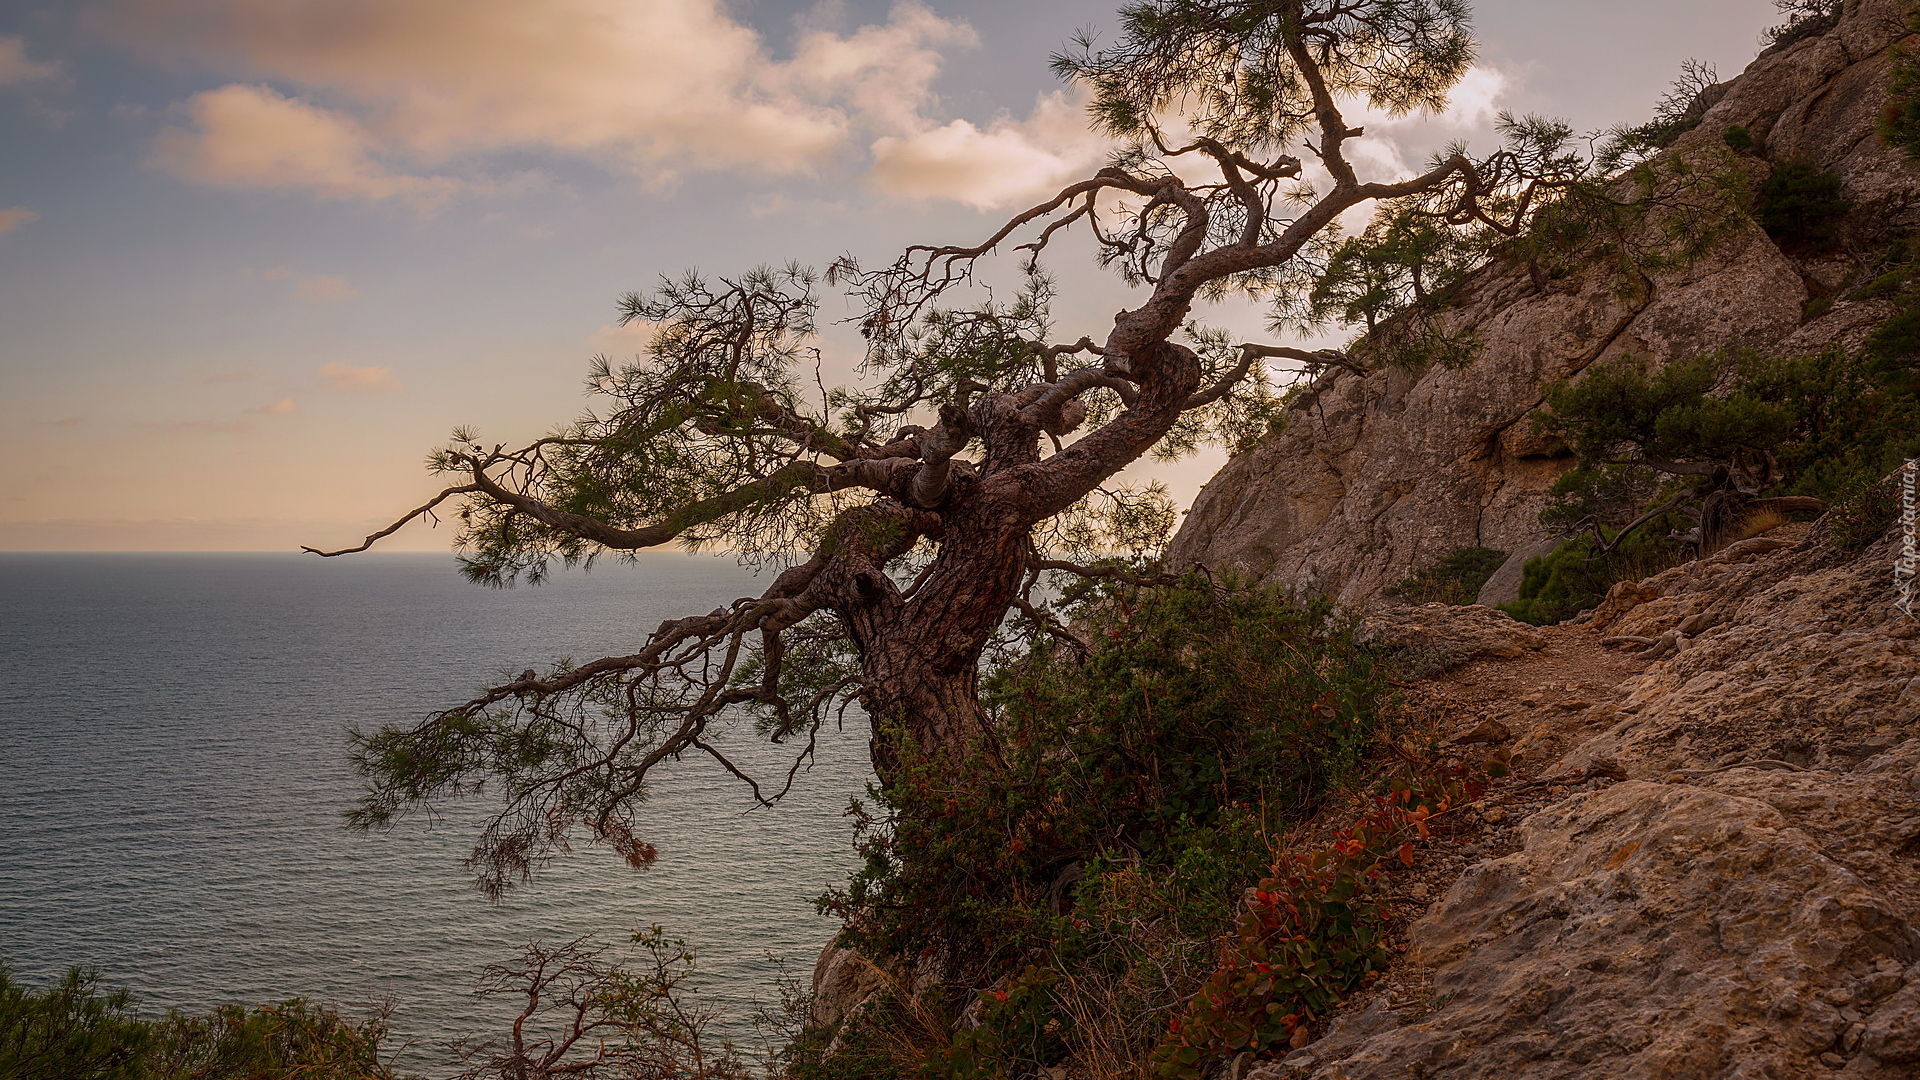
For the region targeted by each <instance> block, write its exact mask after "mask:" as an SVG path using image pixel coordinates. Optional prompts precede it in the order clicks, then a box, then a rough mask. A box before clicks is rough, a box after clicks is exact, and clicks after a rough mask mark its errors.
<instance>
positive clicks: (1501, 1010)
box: [1283, 747, 1920, 1080]
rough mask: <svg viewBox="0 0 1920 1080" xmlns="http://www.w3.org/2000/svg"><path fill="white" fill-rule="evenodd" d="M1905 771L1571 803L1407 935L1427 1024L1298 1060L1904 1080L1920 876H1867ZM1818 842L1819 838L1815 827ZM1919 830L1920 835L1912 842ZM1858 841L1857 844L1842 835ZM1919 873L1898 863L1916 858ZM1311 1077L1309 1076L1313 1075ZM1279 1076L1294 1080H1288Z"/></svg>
mask: <svg viewBox="0 0 1920 1080" xmlns="http://www.w3.org/2000/svg"><path fill="white" fill-rule="evenodd" d="M1904 749H1906V750H1907V751H1908V752H1907V753H1906V755H1905V756H1904V757H1903V758H1901V759H1900V767H1899V768H1889V769H1888V770H1886V771H1884V772H1875V773H1870V774H1867V775H1861V776H1855V777H1850V778H1848V779H1847V780H1846V781H1845V782H1843V783H1840V784H1838V785H1831V786H1823V787H1822V791H1823V797H1822V798H1821V799H1820V800H1819V802H1818V804H1817V805H1813V804H1809V803H1807V802H1805V801H1803V800H1801V799H1800V798H1798V796H1799V795H1800V794H1801V789H1803V788H1806V787H1809V786H1810V785H1811V784H1812V783H1813V782H1812V781H1809V780H1807V779H1806V778H1803V777H1799V776H1796V775H1795V774H1791V773H1782V772H1760V771H1757V770H1752V769H1747V770H1740V771H1737V772H1732V773H1727V774H1723V775H1722V776H1721V777H1719V778H1717V779H1716V780H1715V781H1714V782H1712V783H1711V784H1702V785H1680V784H1660V783H1651V782H1646V781H1629V782H1626V783H1622V784H1616V785H1614V786H1612V787H1610V788H1607V789H1605V790H1603V791H1599V792H1594V793H1591V794H1580V795H1575V796H1573V797H1571V798H1569V799H1566V800H1564V801H1563V802H1561V803H1560V804H1558V805H1556V806H1555V807H1553V808H1551V809H1550V810H1548V811H1545V812H1543V813H1540V814H1537V815H1535V816H1534V817H1533V818H1532V819H1530V820H1528V821H1527V822H1526V824H1525V825H1524V826H1523V828H1522V834H1523V837H1524V847H1523V849H1522V850H1521V851H1519V852H1516V853H1515V854H1512V855H1508V856H1506V857H1505V858H1500V859H1493V860H1489V861H1486V862H1483V863H1480V864H1478V865H1476V866H1474V867H1473V868H1471V869H1470V870H1469V871H1468V872H1467V874H1466V875H1465V876H1463V877H1462V878H1461V879H1460V881H1459V882H1458V883H1457V884H1456V885H1455V886H1454V887H1453V889H1452V890H1451V891H1450V892H1448V893H1447V895H1446V896H1445V897H1444V898H1443V899H1442V900H1441V901H1440V903H1438V904H1436V905H1435V906H1434V907H1433V909H1431V910H1430V911H1429V913H1428V914H1427V916H1426V917H1425V918H1423V919H1422V920H1421V921H1420V922H1419V923H1418V924H1417V925H1416V926H1415V927H1414V928H1413V931H1412V933H1411V939H1412V941H1411V944H1412V949H1413V950H1414V959H1415V960H1416V961H1418V962H1421V963H1427V964H1431V965H1433V966H1434V967H1435V972H1434V977H1433V989H1434V993H1435V997H1434V999H1433V1002H1434V1007H1433V1008H1432V1009H1431V1011H1429V1012H1427V1013H1426V1014H1425V1015H1422V1016H1418V1017H1405V1018H1402V1017H1399V1016H1396V1015H1395V1014H1394V1013H1392V1012H1390V1011H1387V1010H1385V1009H1380V1010H1375V1011H1370V1012H1368V1013H1362V1014H1360V1015H1358V1016H1356V1017H1353V1018H1351V1019H1350V1020H1349V1021H1347V1022H1346V1023H1344V1024H1343V1025H1341V1026H1340V1027H1337V1028H1336V1029H1335V1031H1334V1032H1333V1033H1332V1034H1330V1035H1329V1036H1328V1037H1327V1038H1325V1039H1322V1040H1320V1042H1318V1043H1315V1044H1314V1045H1312V1046H1311V1047H1309V1048H1308V1052H1306V1053H1304V1054H1302V1055H1298V1056H1296V1057H1295V1058H1294V1059H1292V1060H1293V1061H1294V1062H1295V1063H1296V1065H1297V1066H1304V1068H1298V1069H1296V1070H1293V1071H1295V1072H1298V1073H1304V1074H1306V1075H1311V1076H1313V1077H1316V1078H1322V1080H1362V1078H1367V1080H1372V1078H1379V1080H1388V1078H1392V1080H1402V1078H1407V1077H1426V1078H1442V1077H1461V1078H1466V1077H1489V1076H1499V1077H1516V1078H1517V1077H1526V1078H1529V1080H1531V1078H1542V1080H1545V1078H1559V1077H1567V1078H1572V1077H1590V1076H1595V1075H1598V1074H1599V1071H1600V1070H1604V1071H1605V1074H1606V1075H1609V1076H1619V1077H1647V1078H1652V1077H1660V1078H1673V1080H1678V1078H1694V1077H1698V1078H1702V1080H1704V1078H1708V1077H1727V1078H1733V1077H1753V1078H1759V1077H1769V1078H1781V1080H1785V1078H1788V1077H1807V1076H1815V1075H1823V1074H1827V1073H1830V1072H1833V1071H1834V1067H1833V1065H1832V1064H1830V1063H1829V1062H1828V1061H1823V1060H1822V1059H1821V1055H1823V1054H1829V1055H1834V1057H1835V1058H1838V1059H1839V1060H1840V1061H1841V1062H1842V1064H1843V1065H1844V1071H1843V1072H1842V1073H1841V1075H1844V1076H1848V1077H1861V1078H1866V1077H1874V1078H1882V1077H1884V1078H1887V1080H1892V1078H1893V1077H1911V1076H1913V1075H1914V1072H1913V1070H1912V1069H1911V1068H1910V1066H1911V1064H1912V1063H1914V1062H1916V1061H1920V1041H1916V1036H1920V1013H1916V1006H1920V964H1916V963H1915V961H1916V960H1917V959H1920V932H1916V930H1915V929H1914V928H1913V926H1912V925H1911V924H1910V922H1909V920H1910V919H1911V918H1913V916H1914V914H1915V911H1914V908H1913V900H1914V899H1915V895H1916V893H1915V885H1916V882H1915V880H1914V877H1915V875H1914V874H1913V873H1912V872H1911V869H1910V868H1907V869H1905V870H1890V869H1889V870H1882V869H1881V868H1879V867H1874V868H1871V869H1869V868H1865V867H1863V866H1862V865H1861V863H1862V860H1861V857H1860V856H1861V849H1862V848H1867V847H1871V848H1873V849H1875V850H1876V851H1877V852H1878V853H1879V854H1881V855H1882V856H1883V857H1884V858H1885V859H1886V860H1889V861H1890V860H1893V859H1896V858H1898V857H1899V856H1898V852H1899V850H1900V846H1901V845H1902V844H1904V843H1906V842H1907V840H1906V839H1903V838H1902V836H1901V835H1900V831H1899V830H1894V831H1892V832H1889V831H1888V830H1886V829H1885V828H1884V827H1883V824H1882V823H1883V821H1884V815H1885V814H1886V813H1887V811H1888V810H1889V809H1898V810H1905V811H1906V812H1907V813H1908V815H1909V816H1911V815H1912V813H1913V812H1914V811H1915V810H1920V805H1916V803H1917V802H1920V800H1916V799H1915V798H1914V795H1913V793H1912V792H1911V791H1909V790H1908V789H1907V787H1906V783H1905V781H1906V780H1907V779H1908V776H1907V771H1908V770H1911V769H1912V768H1913V767H1914V766H1915V765H1920V753H1916V752H1913V751H1915V750H1920V747H1909V748H1904ZM1810 820H1811V821H1812V822H1816V823H1817V828H1809V827H1808V825H1809V822H1810ZM1915 824H1916V830H1915V831H1920V822H1916V823H1915ZM1849 829H1858V830H1861V831H1862V834H1863V835H1862V836H1861V838H1859V839H1856V840H1853V841H1841V840H1839V839H1837V837H1838V836H1840V835H1843V834H1845V832H1846V831H1847V830H1849ZM1909 861H1910V859H1909ZM1308 1058H1312V1059H1314V1061H1313V1063H1312V1064H1311V1065H1309V1064H1308V1062H1307V1060H1306V1059H1308ZM1283 1075H1284V1073H1283Z"/></svg>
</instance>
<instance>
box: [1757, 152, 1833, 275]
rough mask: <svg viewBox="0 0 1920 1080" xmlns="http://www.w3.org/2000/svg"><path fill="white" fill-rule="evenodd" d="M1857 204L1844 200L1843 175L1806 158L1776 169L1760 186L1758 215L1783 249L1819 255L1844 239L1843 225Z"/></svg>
mask: <svg viewBox="0 0 1920 1080" xmlns="http://www.w3.org/2000/svg"><path fill="white" fill-rule="evenodd" d="M1852 208H1853V204H1852V203H1851V202H1849V201H1847V200H1846V199H1843V198H1841V197H1840V176H1839V174H1838V173H1835V172H1832V171H1830V170H1826V169H1822V168H1820V166H1818V165H1816V164H1814V162H1813V160H1812V159H1811V158H1808V157H1806V156H1805V155H1802V156H1800V157H1795V158H1791V159H1789V160H1787V161H1784V162H1782V163H1780V164H1779V165H1777V166H1775V167H1774V170H1773V174H1772V175H1771V176H1768V177H1767V179H1766V181H1765V182H1764V183H1762V184H1761V185H1760V205H1759V208H1758V210H1757V212H1756V214H1755V216H1756V217H1757V218H1758V219H1759V222H1760V227H1761V228H1763V229H1765V230H1766V231H1767V235H1768V236H1771V237H1773V238H1774V240H1775V241H1777V242H1778V243H1779V244H1780V247H1781V249H1782V250H1784V251H1787V252H1790V253H1794V254H1805V255H1817V254H1821V253H1823V252H1826V251H1830V250H1832V248H1833V247H1834V246H1835V245H1836V244H1837V243H1838V242H1839V239H1840V222H1841V220H1842V219H1844V218H1845V217H1846V216H1847V211H1848V210H1850V209H1852Z"/></svg>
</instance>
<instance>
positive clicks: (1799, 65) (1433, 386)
mask: <svg viewBox="0 0 1920 1080" xmlns="http://www.w3.org/2000/svg"><path fill="white" fill-rule="evenodd" d="M1902 14H1903V6H1902V2H1901V0H1862V2H1860V3H1858V4H1855V5H1853V7H1852V9H1851V10H1850V12H1849V13H1848V15H1847V17H1846V18H1845V19H1843V20H1842V22H1841V24H1840V26H1838V27H1837V28H1835V29H1834V30H1833V31H1831V32H1830V33H1828V34H1826V35H1823V36H1821V37H1817V38H1812V39H1809V40H1807V41H1803V42H1800V43H1798V44H1796V45H1795V46H1793V47H1792V48H1789V49H1786V50H1783V51H1781V52H1779V53H1775V54H1772V55H1768V56H1764V57H1762V58H1760V59H1759V60H1756V61H1755V62H1754V63H1753V64H1752V65H1751V66H1750V67H1749V68H1748V69H1747V71H1746V72H1745V73H1744V74H1743V75H1742V76H1741V77H1740V78H1738V79H1736V80H1734V81H1732V82H1731V83H1729V84H1727V86H1726V92H1725V94H1724V96H1722V98H1721V100H1720V101H1719V103H1718V104H1716V105H1715V106H1714V107H1713V108H1712V109H1711V110H1709V111H1708V113H1707V115H1706V118H1705V119H1704V120H1703V121H1702V123H1701V125H1700V126H1699V128H1697V129H1696V130H1695V131H1694V132H1692V133H1690V134H1689V135H1688V136H1687V137H1686V141H1687V142H1689V143H1692V144H1701V145H1710V144H1712V143H1713V142H1715V141H1717V140H1719V139H1720V137H1721V134H1722V133H1723V132H1724V131H1725V130H1726V129H1727V127H1728V126H1729V125H1732V124H1736V123H1737V124H1742V125H1744V126H1746V127H1747V128H1748V129H1749V131H1750V132H1752V133H1753V135H1754V136H1755V138H1756V140H1758V141H1759V144H1760V145H1761V146H1763V147H1764V148H1765V152H1766V155H1767V159H1768V160H1769V161H1770V162H1774V163H1777V162H1780V161H1785V160H1788V159H1789V158H1792V157H1795V156H1798V155H1801V154H1805V155H1807V156H1809V157H1811V158H1812V159H1813V160H1814V161H1815V162H1816V163H1818V164H1820V165H1822V166H1823V167H1831V168H1833V169H1835V170H1836V171H1838V172H1839V173H1840V175H1841V176H1842V178H1843V181H1844V192H1845V194H1846V196H1847V197H1848V198H1850V199H1852V200H1853V201H1854V203H1855V210H1854V212H1853V214H1852V215H1851V217H1850V219H1849V222H1848V224H1847V228H1848V229H1849V230H1850V232H1851V234H1852V235H1853V237H1854V238H1855V239H1856V241H1858V242H1859V243H1861V244H1870V243H1872V242H1874V240H1875V238H1877V237H1879V236H1881V235H1883V234H1886V233H1887V232H1889V231H1891V230H1897V229H1906V228H1911V227H1913V226H1914V225H1916V224H1920V171H1916V170H1915V169H1914V168H1913V167H1912V166H1911V165H1910V164H1909V163H1908V162H1906V161H1905V160H1904V159H1903V157H1902V156H1901V154H1900V153H1899V151H1897V150H1895V149H1893V148H1891V147H1888V146H1887V145H1885V144H1884V143H1883V142H1882V141H1881V140H1880V138H1879V137H1878V136H1877V135H1875V134H1874V133H1873V125H1874V120H1875V117H1876V116H1877V115H1878V114H1879V112H1880V110H1881V108H1882V107H1883V106H1884V104H1885V102H1886V64H1887V59H1886V55H1885V54H1886V49H1887V47H1888V45H1889V44H1891V43H1892V42H1893V41H1895V40H1898V38H1899V36H1900V33H1901V30H1900V26H1901V17H1902ZM1768 167H1769V166H1767V165H1766V164H1762V163H1756V165H1755V168H1756V170H1757V174H1756V175H1757V176H1764V173H1765V170H1766V168H1768ZM1852 269H1853V267H1852V264H1851V263H1849V262H1847V261H1846V260H1844V259H1825V260H1816V261H1814V262H1804V261H1802V262H1796V261H1795V260H1792V259H1789V258H1788V257H1787V256H1786V255H1784V254H1782V253H1781V251H1780V249H1779V248H1778V247H1776V246H1775V245H1774V244H1773V242H1772V241H1771V240H1770V239H1768V237H1767V236H1766V235H1765V234H1764V233H1762V232H1761V231H1760V230H1759V229H1758V228H1757V227H1750V228H1748V229H1747V230H1746V231H1744V232H1742V233H1740V234H1739V235H1736V236H1733V237H1731V238H1729V239H1727V240H1725V241H1723V242H1722V243H1721V244H1720V245H1719V246H1718V247H1717V248H1716V249H1714V251H1713V252H1712V253H1711V254H1710V255H1709V257H1707V258H1706V259H1705V260H1703V261H1701V262H1699V263H1697V264H1695V265H1693V266H1691V267H1689V268H1686V269H1683V270H1675V271H1672V272H1670V273H1664V274H1661V275H1659V276H1657V277H1655V278H1654V279H1653V280H1652V281H1651V283H1650V285H1649V287H1647V288H1645V289H1638V288H1635V289H1624V290H1623V289H1622V288H1621V286H1620V282H1619V280H1618V279H1617V278H1616V276H1615V275H1614V273H1613V272H1612V271H1611V270H1610V269H1608V268H1605V267H1598V266H1596V267H1592V268H1590V269H1589V270H1587V271H1585V272H1583V273H1580V274H1576V275H1574V276H1572V277H1570V278H1568V279H1566V280H1562V281H1555V282H1552V283H1550V285H1549V287H1548V288H1547V290H1546V291H1544V292H1542V291H1539V290H1537V289H1536V288H1535V287H1534V285H1533V283H1532V281H1531V280H1530V279H1529V278H1528V276H1527V274H1526V273H1525V272H1524V271H1523V270H1521V269H1519V268H1516V267H1508V266H1504V265H1497V264H1496V265H1493V266H1489V267H1487V268H1485V269H1484V270H1482V271H1480V272H1478V273H1477V274H1475V275H1473V276H1472V277H1471V278H1470V279H1469V280H1468V281H1467V282H1465V283H1464V288H1463V289H1462V294H1461V298H1460V299H1461V302H1460V304H1459V306H1458V307H1457V308H1456V309H1455V310H1454V311H1453V312H1451V313H1450V314H1449V316H1448V323H1449V326H1450V328H1452V329H1456V330H1460V329H1464V330H1470V331H1471V332H1472V333H1473V334H1474V335H1475V336H1476V337H1477V338H1478V339H1479V340H1480V342H1481V349H1480V352H1479V354H1478V357H1477V359H1476V360H1475V361H1474V363H1472V364H1471V365H1469V366H1468V367H1466V368H1464V369H1462V370H1458V371H1448V370H1444V369H1439V368H1434V369H1430V370H1427V371H1425V372H1423V373H1420V374H1418V375H1414V374H1410V373H1408V372H1405V371H1399V370H1388V371H1382V372H1377V373H1375V374H1373V375H1370V376H1367V377H1365V378H1361V377H1357V376H1354V375H1351V374H1348V373H1346V372H1335V373H1331V374H1328V375H1326V376H1323V377H1322V378H1321V379H1320V381H1319V382H1318V383H1316V385H1315V387H1314V388H1313V391H1312V392H1311V393H1309V394H1308V395H1307V397H1306V400H1305V401H1303V402H1302V403H1300V404H1299V405H1298V406H1297V407H1296V408H1294V409H1293V410H1291V411H1290V412H1289V413H1288V416H1287V427H1286V430H1285V431H1283V432H1282V433H1281V434H1279V435H1277V436H1275V437H1273V438H1270V439H1268V440H1267V441H1265V442H1264V443H1262V444H1261V445H1260V446H1259V447H1257V448H1256V449H1254V450H1253V451H1251V452H1249V453H1247V454H1244V455H1241V456H1239V457H1236V458H1234V459H1233V460H1231V461H1229V462H1228V463H1227V465H1226V466H1225V467H1224V468H1223V469H1222V470H1221V471H1220V473H1219V474H1218V475H1216V476H1215V477H1214V478H1213V480H1212V481H1211V482H1210V483H1208V484H1207V486H1206V488H1205V489H1204V490H1202V491H1201V493H1200V495H1199V497H1198V498H1197V499H1196V500H1195V502H1194V505H1193V509H1192V510H1191V512H1190V513H1189V514H1188V516H1187V519H1186V522H1185V523H1184V525H1183V526H1182V527H1181V530H1180V533H1179V535H1178V536H1177V537H1176V538H1175V540H1174V543H1173V547H1172V550H1171V556H1172V559H1173V561H1174V562H1175V563H1176V564H1177V565H1179V566H1181V567H1189V566H1206V567H1208V568H1211V569H1213V570H1216V571H1225V570H1234V571H1238V572H1241V573H1244V574H1249V575H1251V576H1253V577H1255V578H1258V579H1260V580H1262V581H1265V582H1268V583H1273V584H1279V585H1283V586H1287V587H1290V588H1293V589H1296V590H1298V591H1301V592H1305V593H1314V594H1322V595H1327V596H1331V597H1333V598H1335V599H1337V600H1340V601H1342V602H1346V603H1357V602H1360V601H1364V600H1367V599H1369V598H1371V597H1373V596H1375V595H1377V594H1378V593H1379V592H1380V591H1381V590H1382V589H1384V588H1385V587H1387V586H1389V585H1392V584H1394V583H1395V582H1397V581H1399V580H1401V579H1402V578H1405V577H1406V576H1408V575H1409V574H1410V573H1412V572H1413V571H1415V570H1418V569H1420V568H1422V567H1425V566H1430V565H1432V564H1433V563H1435V562H1437V561H1438V560H1439V559H1440V558H1441V557H1443V556H1444V555H1446V554H1447V553H1448V552H1450V551H1452V550H1453V549H1455V548H1458V547H1464V546H1478V547H1490V548H1496V549H1499V550H1502V551H1508V552H1517V551H1520V550H1522V549H1525V548H1528V547H1530V546H1533V545H1535V544H1538V543H1539V542H1540V540H1541V539H1542V538H1543V535H1544V534H1543V533H1542V532H1541V530H1540V528H1539V524H1538V518H1539V513H1540V511H1541V509H1542V508H1544V506H1545V505H1546V502H1547V489H1548V488H1549V487H1550V486H1551V485H1552V484H1553V482H1554V481H1555V480H1556V479H1558V478H1559V476H1560V475H1561V474H1562V473H1563V472H1565V471H1566V469H1567V468H1569V467H1570V466H1571V459H1570V458H1568V457H1566V456H1565V454H1564V450H1563V449H1561V448H1559V447H1556V446H1554V445H1552V444H1550V443H1548V442H1546V441H1544V440H1542V439H1541V438H1540V437H1538V436H1536V435H1535V434H1533V432H1532V430H1531V425H1530V423H1529V422H1528V421H1527V419H1526V417H1527V414H1528V413H1530V412H1531V411H1532V410H1534V409H1535V408H1536V407H1537V406H1538V405H1539V404H1540V403H1541V401H1542V400H1543V398H1544V396H1545V392H1546V387H1547V386H1549V385H1550V384H1551V383H1553V382H1554V381H1555V380H1558V379H1561V378H1565V377H1567V376H1570V375H1573V374H1575V373H1577V372H1579V371H1581V370H1582V369H1584V368H1585V367H1587V366H1588V365H1589V364H1591V363H1593V362H1594V361H1596V360H1600V359H1612V358H1615V357H1618V356H1621V355H1625V354H1632V355H1636V356H1643V357H1650V358H1656V359H1667V358H1672V357H1684V356H1691V355H1696V354H1699V353H1704V352H1711V351H1713V350H1716V349H1721V348H1730V347H1750V348H1755V349H1760V350H1765V351H1781V352H1803V351H1810V350H1813V349H1816V348H1818V347H1819V346H1820V345H1821V344H1823V343H1825V342H1828V341H1835V340H1841V341H1855V340H1858V338H1859V337H1860V336H1862V335H1864V334H1865V333H1866V332H1867V330H1868V329H1870V328H1871V326H1872V325H1873V324H1874V323H1875V322H1876V321H1878V320H1880V319H1884V318H1885V316H1886V314H1887V309H1886V306H1885V304H1884V302H1882V301H1856V302H1845V301H1843V302H1840V303H1838V304H1836V305H1835V306H1834V307H1832V308H1831V309H1830V310H1828V311H1827V312H1826V313H1824V314H1822V315H1821V316H1820V317H1819V318H1816V319H1812V320H1808V319H1806V318H1805V315H1804V312H1805V310H1806V303H1807V300H1808V299H1809V296H1810V295H1811V294H1810V292H1809V282H1812V283H1814V286H1815V287H1816V288H1819V289H1825V290H1830V289H1831V288H1832V287H1833V286H1834V285H1835V284H1837V283H1838V282H1839V281H1841V280H1843V279H1844V278H1845V277H1846V275H1847V274H1849V273H1851V272H1852ZM1829 279H1831V280H1829Z"/></svg>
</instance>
